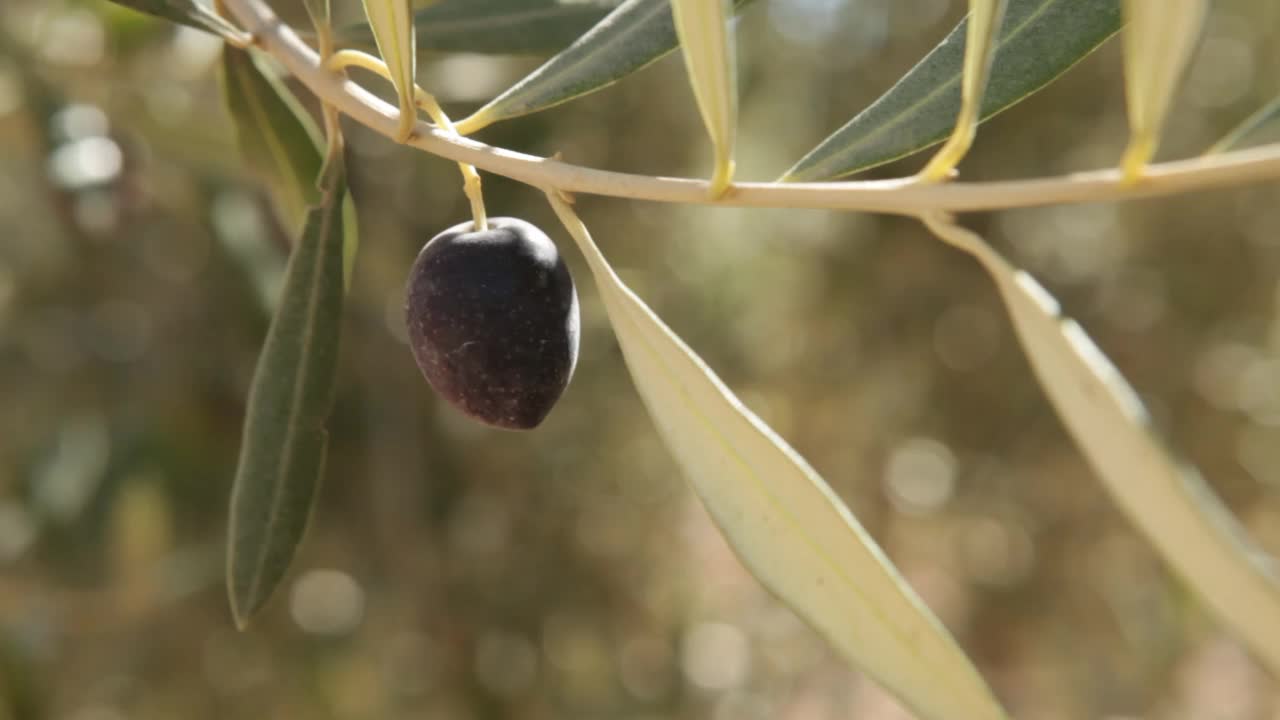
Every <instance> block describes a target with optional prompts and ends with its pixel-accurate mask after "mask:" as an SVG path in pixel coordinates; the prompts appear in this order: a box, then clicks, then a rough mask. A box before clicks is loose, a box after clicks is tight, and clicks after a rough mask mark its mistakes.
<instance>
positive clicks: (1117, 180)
mask: <svg viewBox="0 0 1280 720" xmlns="http://www.w3.org/2000/svg"><path fill="white" fill-rule="evenodd" d="M223 1H224V2H225V4H226V6H227V8H228V9H229V10H230V11H231V13H232V14H233V15H234V16H235V17H236V19H237V20H239V21H240V23H241V25H243V26H244V27H245V28H246V29H248V31H249V32H251V33H253V35H254V36H255V37H256V38H258V42H259V44H260V46H261V47H262V48H263V49H264V50H265V51H267V52H268V53H270V54H271V55H272V56H273V57H274V58H275V59H276V60H277V61H279V62H280V64H282V65H283V66H284V67H285V68H287V69H288V70H289V72H291V73H293V74H294V75H295V76H296V77H297V78H298V80H299V81H301V82H302V83H303V84H304V85H306V86H307V87H308V88H309V89H310V90H311V91H312V92H313V93H315V94H316V95H317V96H318V97H320V99H321V100H323V101H325V102H329V103H331V104H333V105H334V106H335V107H337V108H338V109H339V110H340V111H341V112H342V113H344V114H346V115H348V116H349V117H351V118H352V119H353V120H355V121H356V122H358V123H360V124H362V125H365V126H366V127H368V128H370V129H372V130H374V131H375V132H378V133H380V134H382V135H385V136H387V137H389V138H390V137H394V136H395V132H396V126H397V122H398V118H399V116H398V111H397V110H396V108H395V107H393V106H392V105H389V104H387V103H386V102H383V101H382V100H381V99H379V98H377V97H375V96H374V95H372V94H370V93H369V92H368V91H367V90H365V89H364V88H362V87H360V86H359V85H357V84H355V83H353V82H350V81H349V80H346V79H345V78H343V77H341V76H339V75H337V74H334V73H330V72H327V71H325V70H323V69H322V68H321V67H320V60H319V57H318V56H317V55H316V53H315V52H314V51H312V50H311V48H310V47H308V46H307V45H306V44H305V43H304V42H303V41H302V40H301V38H299V37H298V36H297V34H295V33H294V32H293V30H292V29H291V28H289V27H288V26H287V25H285V24H284V23H283V22H282V21H281V20H280V19H279V18H278V17H276V15H275V13H274V12H272V11H271V8H269V7H268V6H267V5H266V3H264V2H263V0H223ZM409 144H411V145H413V146H414V147H417V148H419V149H421V150H425V151H426V152H429V153H432V154H434V155H438V156H440V157H443V158H447V159H449V160H452V161H454V162H464V163H469V164H471V165H475V166H476V167H478V168H481V169H483V170H486V171H488V172H492V173H495V174H498V175H504V176H506V177H509V178H512V179H514V180H519V181H520V182H524V183H527V184H529V185H533V186H535V187H539V188H548V187H553V188H556V189H558V190H562V191H566V192H574V193H584V194H591V195H607V196H612V197H622V198H632V199H636V200H653V201H658V202H676V203H686V204H709V205H725V206H738V207H780V208H809V209H833V210H861V211H867V212H882V213H893V214H899V215H918V214H920V213H922V212H927V211H930V210H947V211H952V212H965V211H975V210H999V209H1006V208H1017V207H1033V206H1038V205H1055V204H1064V203H1084V202H1101V201H1105V202H1113V201H1116V200H1123V199H1132V198H1140V197H1155V196H1161V195H1174V194H1178V193H1186V192H1192V191H1197V190H1205V189H1208V188H1215V187H1227V186H1231V185H1243V184H1248V183H1254V182H1259V181H1264V180H1275V179H1280V144H1275V145H1267V146H1264V147H1260V148H1253V149H1249V150H1241V151H1238V152H1231V153H1223V154H1221V155H1215V156H1212V157H1202V158H1192V159H1189V160H1179V161H1176V162H1169V163H1162V164H1156V165H1150V166H1148V167H1147V168H1146V171H1145V174H1144V176H1143V178H1142V180H1141V181H1140V182H1138V183H1136V184H1134V185H1124V184H1122V178H1121V174H1120V172H1119V171H1118V170H1115V169H1107V170H1095V171H1091V172H1083V173H1075V174H1071V175H1064V176H1059V177H1048V178H1037V179H1031V180H1014V181H1003V182H982V183H946V184H927V183H919V182H915V181H914V180H913V179H912V178H903V179H898V180H874V181H864V182H829V183H736V184H735V185H734V187H733V189H732V190H731V191H730V192H729V193H728V194H726V195H725V196H723V197H721V198H719V199H716V200H712V199H711V197H710V195H709V185H708V183H707V182H706V181H703V180H691V179H684V178H669V177H649V176H646V175H631V174H627V173H617V172H609V171H606V170H596V169H593V168H586V167H582V166H578V165H571V164H569V163H564V162H560V161H558V160H552V159H548V158H542V157H537V156H535V155H526V154H524V153H518V152H514V151H511V150H506V149H503V148H496V147H491V146H489V145H485V144H483V143H478V142H475V141H474V140H469V139H467V138H459V137H453V136H450V135H449V134H448V133H446V132H444V131H443V130H440V129H438V128H435V127H433V126H431V125H429V124H427V123H423V122H420V123H418V125H417V128H416V132H415V133H414V137H413V139H412V140H411V141H410V143H409Z"/></svg>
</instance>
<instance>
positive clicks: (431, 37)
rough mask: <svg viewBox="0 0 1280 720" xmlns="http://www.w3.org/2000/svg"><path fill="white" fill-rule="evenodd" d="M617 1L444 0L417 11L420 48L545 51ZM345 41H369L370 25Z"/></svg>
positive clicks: (349, 30) (342, 36) (343, 34)
mask: <svg viewBox="0 0 1280 720" xmlns="http://www.w3.org/2000/svg"><path fill="white" fill-rule="evenodd" d="M617 4H618V3H617V0H600V1H599V2H563V1H562V0H444V1H443V2H440V3H437V4H435V5H432V6H431V7H428V8H424V9H422V10H419V11H417V12H416V13H414V23H413V24H414V27H415V28H417V31H418V49H419V50H435V51H438V52H474V53H488V54H498V55H504V54H505V55H544V54H548V53H554V52H557V51H559V50H560V49H562V48H564V47H565V46H566V45H568V44H569V43H571V42H573V41H574V40H576V39H577V38H578V36H580V35H582V34H583V33H584V32H586V31H587V30H589V29H591V27H592V26H593V25H595V24H596V23H597V22H599V21H600V20H601V18H603V17H604V16H605V15H607V14H609V11H610V10H612V9H613V8H614V7H615V6H617ZM338 39H339V42H342V43H344V44H371V43H372V42H373V34H372V33H371V32H370V31H369V27H368V26H367V25H355V26H351V27H346V28H343V29H342V30H341V31H340V32H339V33H338Z"/></svg>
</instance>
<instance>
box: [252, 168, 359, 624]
mask: <svg viewBox="0 0 1280 720" xmlns="http://www.w3.org/2000/svg"><path fill="white" fill-rule="evenodd" d="M325 172H326V176H325V178H324V179H323V181H322V185H323V190H322V193H321V197H320V204H319V205H318V206H317V207H315V208H313V209H312V210H311V211H310V212H309V213H308V215H307V223H306V227H305V229H304V230H303V232H302V236H301V237H300V238H299V241H298V244H297V245H296V247H295V248H294V251H293V254H292V255H291V256H290V258H289V265H288V267H287V269H286V270H285V283H284V291H283V294H282V298H281V301H280V307H279V309H278V310H277V311H276V314H275V317H274V318H272V321H271V328H270V330H269V331H268V332H267V339H266V342H265V343H264V344H263V347H262V354H261V356H260V357H259V358H258V366H257V369H256V370H255V372H254V376H253V385H252V387H251V389H250V391H249V403H248V405H249V406H248V411H247V413H246V417H245V424H244V439H243V441H242V445H241V448H240V463H239V467H238V468H237V470H236V479H235V486H234V487H233V489H232V493H231V521H230V529H229V532H228V542H229V548H228V552H227V585H228V591H229V595H230V598H231V608H232V612H233V614H234V615H235V619H236V624H237V625H238V626H240V627H244V626H245V624H246V623H248V621H249V619H250V618H251V617H252V616H253V615H254V614H255V613H256V612H257V611H258V610H260V609H261V608H262V606H263V605H264V604H265V603H266V602H267V600H268V599H269V598H270V597H271V594H272V592H273V591H274V590H275V588H276V587H277V586H278V585H279V583H280V581H281V580H282V579H283V578H284V575H285V572H286V571H287V570H288V568H289V564H290V562H291V561H292V560H293V555H294V552H295V551H296V549H297V547H298V544H299V543H300V542H301V541H302V536H303V534H304V532H305V531H306V527H307V522H308V520H309V519H310V515H311V510H312V506H313V505H314V503H315V497H316V489H317V487H318V485H319V483H320V478H321V475H322V474H323V472H324V460H325V451H326V447H327V444H328V434H327V432H326V431H325V428H324V426H325V422H326V420H327V418H328V416H329V411H330V406H331V405H332V400H333V386H334V378H335V376H336V374H337V367H338V341H339V334H340V331H341V327H342V304H343V302H342V300H343V244H344V243H343V211H342V208H343V204H344V203H343V199H344V196H345V195H346V181H345V178H344V168H343V163H342V160H341V158H334V159H332V160H331V161H330V162H329V163H328V164H327V165H326V171H325Z"/></svg>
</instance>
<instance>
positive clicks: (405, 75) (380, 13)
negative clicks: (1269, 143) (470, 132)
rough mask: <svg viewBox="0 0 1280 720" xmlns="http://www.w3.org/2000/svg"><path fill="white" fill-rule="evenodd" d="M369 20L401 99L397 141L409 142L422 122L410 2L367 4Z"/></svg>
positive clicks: (375, 1)
mask: <svg viewBox="0 0 1280 720" xmlns="http://www.w3.org/2000/svg"><path fill="white" fill-rule="evenodd" d="M364 13H365V17H367V18H368V19H369V27H370V28H372V29H373V37H374V40H375V41H377V45H378V54H380V55H381V56H382V61H383V62H384V63H386V64H387V70H388V71H389V72H390V75H391V84H392V85H394V86H395V88H396V94H397V95H399V97H400V126H399V128H398V129H397V130H396V139H397V140H399V141H400V142H405V141H407V140H408V139H409V136H410V135H412V134H413V125H414V123H416V122H417V120H418V109H417V105H416V104H415V103H414V87H415V85H414V77H415V76H416V75H417V70H418V48H417V34H416V33H415V31H414V27H413V12H412V8H411V7H410V0H364Z"/></svg>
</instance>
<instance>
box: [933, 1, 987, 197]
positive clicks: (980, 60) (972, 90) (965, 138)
mask: <svg viewBox="0 0 1280 720" xmlns="http://www.w3.org/2000/svg"><path fill="white" fill-rule="evenodd" d="M1005 8H1006V0H969V17H968V22H969V29H968V31H967V33H966V36H965V48H964V71H963V73H962V75H961V81H960V112H959V114H958V115H957V116H956V123H955V125H956V126H955V129H954V130H952V131H951V137H949V138H947V142H946V143H945V144H944V145H943V146H942V149H940V150H939V151H938V153H937V154H936V155H934V156H933V158H932V159H931V160H929V163H928V164H927V165H925V168H924V170H922V171H920V176H921V178H923V179H925V180H941V179H943V178H946V177H948V176H949V175H950V174H951V171H952V170H954V169H955V167H956V165H959V164H960V161H961V160H962V159H964V156H965V155H966V154H968V152H969V148H970V147H971V146H972V145H973V138H974V137H975V136H976V135H977V132H978V112H979V110H980V108H981V106H982V94H983V93H984V92H986V90H987V78H988V77H989V76H990V73H991V59H992V58H993V57H994V56H995V38H996V31H997V30H999V29H1000V22H1001V20H1003V19H1004V11H1005Z"/></svg>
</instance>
